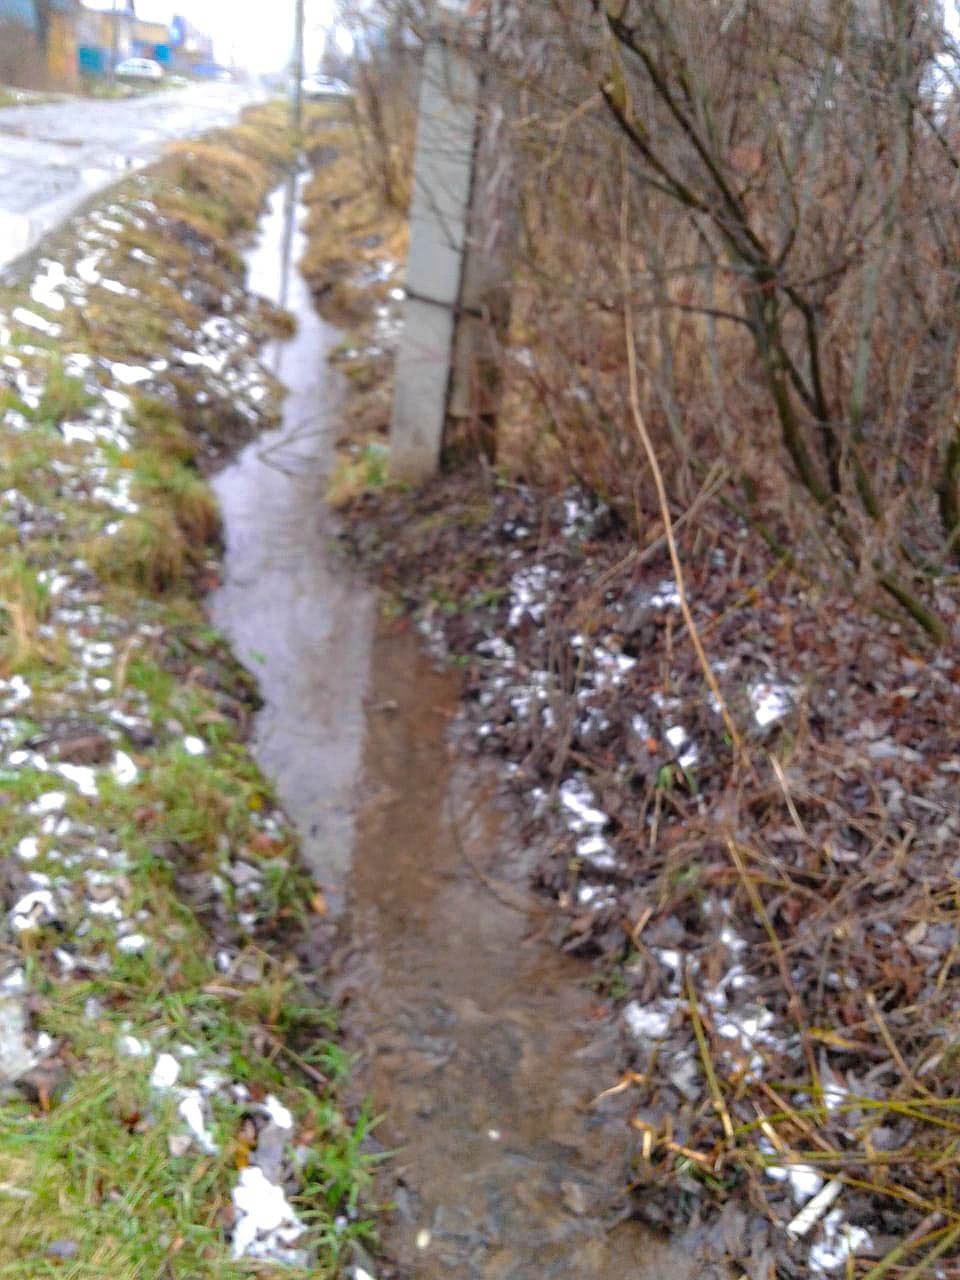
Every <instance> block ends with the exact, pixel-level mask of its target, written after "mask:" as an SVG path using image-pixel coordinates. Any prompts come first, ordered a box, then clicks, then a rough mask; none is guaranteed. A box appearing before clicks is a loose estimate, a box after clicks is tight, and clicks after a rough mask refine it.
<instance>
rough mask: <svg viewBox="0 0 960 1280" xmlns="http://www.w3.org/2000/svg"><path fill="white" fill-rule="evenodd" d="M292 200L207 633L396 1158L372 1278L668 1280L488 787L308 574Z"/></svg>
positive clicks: (315, 351) (227, 507) (312, 410)
mask: <svg viewBox="0 0 960 1280" xmlns="http://www.w3.org/2000/svg"><path fill="white" fill-rule="evenodd" d="M296 194H297V193H296V188H295V186H294V185H292V184H291V186H289V187H288V188H287V189H286V190H284V191H281V192H278V193H276V195H275V197H274V199H273V201H272V203H271V206H270V211H269V213H268V215H267V217H266V219H265V221H264V225H263V229H262V235H261V239H260V242H259V244H258V246H257V248H256V249H255V250H254V251H253V252H252V253H251V255H250V259H249V263H250V283H251V286H252V287H253V288H255V289H257V290H259V291H261V292H264V293H269V294H271V295H272V296H273V297H275V298H276V299H277V300H281V301H284V302H285V304H286V305H287V306H288V307H289V308H290V309H291V310H292V311H293V312H294V313H295V315H296V316H297V320H298V326H299V327H298V331H297V335H296V336H295V337H294V338H292V339H290V340H288V341H287V342H284V343H278V344H276V345H275V346H274V347H272V348H271V349H269V350H268V352H267V359H268V360H269V362H270V363H271V366H272V368H273V369H274V371H275V372H276V373H277V374H278V376H279V377H280V378H281V380H282V381H283V382H284V383H285V384H286V385H287V387H288V388H289V392H290V394H289V396H288V399H287V401H286V410H285V414H284V419H283V424H282V427H281V429H280V430H279V431H278V432H276V433H274V434H273V435H272V436H270V437H265V438H262V439H261V440H259V441H258V442H256V443H255V444H253V445H251V446H249V447H248V448H247V449H246V450H245V451H244V452H243V454H242V455H241V456H240V458H239V459H238V460H237V462H236V463H235V464H233V465H232V466H230V467H229V468H227V469H226V470H225V471H224V472H223V473H222V475H221V476H220V478H219V480H218V483H217V492H218V495H219V498H220V501H221V504H222V507H223V513H224V520H225V529H226V541H227V554H226V572H225V583H224V586H223V587H222V588H221V589H220V591H219V592H218V593H217V595H216V596H215V597H214V600H213V603H212V611H213V616H214V618H215V620H216V621H217V623H218V624H219V625H220V626H222V627H223V629H224V630H225V631H226V632H227V634H228V635H229V637H230V639H231V641H232V643H233V645H234V648H235V650H236V651H237V653H238V654H239V655H240V657H241V659H243V660H244V661H245V662H247V663H248V665H250V666H251V668H252V669H253V670H255V671H256V673H257V675H258V677H259V680H260V685H261V691H262V694H263V697H264V701H265V706H264V709H263V711H262V712H261V713H260V716H259V720H258V723H257V729H256V753H257V757H258V760H259V762H260V764H261V766H262V767H263V768H264V770H265V771H266V772H267V773H268V774H269V775H270V776H271V778H272V779H273V781H274V783H275V785H276V787H277V791H278V795H279V797H280V799H281V801H282V802H283V803H284V805H285V806H286V808H287V810H288V811H289V813H290V815H291V817H292V818H293V819H294V821H295V822H296V824H297V825H298V827H299V830H300V832H301V836H302V840H303V848H304V853H305V856H306V858H307V860H308V861H309V863H310V865H311V867H312V869H313V871H314V873H315V875H316V877H317V879H318V881H319V882H320V884H321V886H322V888H323V890H324V892H325V894H326V895H327V898H328V901H329V902H330V904H331V907H332V913H333V914H334V915H335V916H338V917H339V920H340V926H341V943H342V945H341V947H340V975H339V984H340V989H341V994H342V996H343V998H344V1001H345V1015H344V1023H345V1029H346V1032H347V1035H348V1038H349V1041H350V1045H351V1047H352V1048H353V1049H354V1050H355V1051H356V1053H357V1055H358V1091H361V1092H364V1093H367V1094H368V1095H369V1096H370V1099H371V1104H372V1107H373V1109H374V1111H375V1113H377V1114H382V1115H383V1116H384V1120H383V1123H382V1126H381V1128H380V1130H379V1137H380V1140H381V1142H382V1143H383V1144H384V1145H385V1146H386V1147H388V1148H390V1149H393V1150H396V1152H397V1154H396V1156H395V1157H394V1159H393V1160H392V1161H391V1162H390V1164H389V1173H388V1175H387V1181H386V1187H385V1190H386V1192H387V1194H388V1196H389V1197H390V1198H391V1199H392V1200H393V1201H394V1203H395V1206H396V1207H395V1210H394V1212H393V1213H392V1215H391V1217H390V1220H389V1221H388V1223H387V1224H386V1227H385V1231H384V1243H385V1246H386V1250H387V1254H388V1256H389V1258H390V1259H391V1261H390V1262H389V1263H388V1262H383V1263H382V1264H381V1265H380V1267H379V1273H389V1274H394V1275H404V1276H417V1277H425V1278H428V1277H432V1276H441V1275H442V1276H450V1275H456V1276H457V1277H462V1278H463V1280H467V1278H468V1277H477V1278H478V1280H481V1278H482V1280H493V1278H494V1277H496V1278H498V1280H520V1277H527V1276H531V1277H532V1276H534V1275H535V1276H538V1277H547V1276H549V1277H571V1278H572V1277H584V1276H594V1277H600V1278H603V1277H610V1280H614V1278H617V1280H620V1278H621V1277H625V1276H630V1277H637V1278H641V1277H645V1276H654V1275H658V1276H660V1277H664V1278H666V1277H674V1276H676V1277H681V1276H687V1275H692V1274H693V1270H694V1268H693V1266H692V1265H691V1264H690V1263H688V1262H687V1260H685V1259H679V1258H677V1257H676V1256H675V1255H673V1254H671V1253H670V1251H669V1250H668V1249H667V1247H666V1246H665V1245H663V1244H661V1243H660V1242H658V1241H657V1240H655V1239H654V1238H652V1237H651V1236H650V1235H649V1233H647V1232H646V1231H644V1230H643V1229H641V1228H640V1227H638V1226H637V1225H636V1224H635V1223H633V1222H630V1221H618V1219H619V1218H620V1217H621V1216H622V1210H623V1208H624V1203H625V1202H624V1200H623V1199H622V1198H621V1196H620V1190H621V1188H622V1185H623V1180H624V1177H625V1171H626V1167H627V1160H628V1150H629V1147H630V1139H629V1132H628V1129H627V1126H626V1124H625V1116H624V1110H623V1108H624V1106H625V1105H626V1103H625V1101H624V1099H623V1098H622V1097H614V1098H611V1099H609V1100H606V1101H604V1102H601V1103H599V1104H597V1105H591V1100H592V1099H594V1098H595V1097H596V1095H598V1094H599V1093H600V1092H601V1091H602V1090H603V1089H604V1088H605V1087H606V1086H608V1085H609V1084H610V1083H611V1074H610V1073H611V1071H612V1068H613V1063H614V1062H615V1058H616V1050H615V1041H614V1036H615V1034H616V1032H615V1028H614V1026H613V1024H612V1023H611V1022H610V1021H609V1020H608V1018H607V1015H606V1014H605V1012H604V1011H603V1010H602V1009H600V1008H598V1007H597V1006H596V1005H595V1003H594V1002H593V1001H592V1000H591V997H590V993H589V990H588V989H587V987H586V986H585V980H586V978H587V977H588V974H587V972H586V971H585V970H584V969H583V968H582V967H581V966H580V965H579V964H578V963H577V962H576V961H573V960H571V959H569V958H568V957H565V956H563V955H562V954H561V953H560V952H558V951H557V950H556V949H555V948H554V947H553V946H552V945H551V943H550V942H549V941H548V940H547V938H546V937H545V932H546V925H547V921H548V917H547V916H546V915H545V914H544V912H543V910H542V908H541V906H540V905H539V904H538V903H536V901H535V900H533V899H532V898H531V897H529V896H528V894H527V891H526V871H527V866H526V863H525V858H524V851H523V848H522V846H521V844H520V843H519V841H518V839H517V837H516V835H515V833H514V832H513V830H512V829H511V824H510V821H509V819H508V818H507V817H506V816H505V815H504V814H503V813H501V812H500V811H499V809H498V807H497V805H496V803H495V799H494V795H493V789H494V788H493V785H492V784H488V782H487V781H486V780H485V779H483V778H481V777H479V776H478V775H476V774H475V773H471V772H470V771H469V770H468V769H467V768H466V767H465V766H463V765H454V764H453V762H452V757H451V749H450V747H449V745H448V728H449V722H450V720H451V718H452V717H453V715H454V711H455V708H456V700H457V699H456V682H455V680H454V679H453V678H452V677H451V676H449V675H448V674H445V673H440V672H438V671H436V670H435V669H433V668H432V667H431V665H430V664H429V663H428V662H427V661H426V659H425V658H423V657H422V655H421V654H420V652H419V649H418V645H417V642H416V640H415V638H414V637H413V636H412V635H410V634H409V632H407V631H405V630H404V629H402V628H399V627H397V626H395V625H392V624H390V623H387V622H382V623H380V624H379V625H377V624H376V623H375V619H374V607H373V602H372V599H371V597H370V596H369V594H368V593H367V592H366V591H365V590H364V589H363V588H362V587H361V586H359V585H358V584H357V583H356V581H355V580H353V579H352V578H351V577H350V575H349V574H348V573H347V572H346V571H345V570H344V569H343V567H342V565H340V564H339V563H338V561H337V558H336V556H335V554H334V553H332V552H331V549H330V542H331V538H332V536H333V525H332V522H331V520H330V518H329V517H328V516H327V515H326V514H325V512H324V508H323V501H322V489H323V479H322V477H323V474H324V472H325V470H326V469H327V467H328V465H329V462H330V459H331V456H332V450H333V441H334V437H335V432H336V386H335V384H334V383H333V382H332V379H331V375H330V373H329V372H328V371H327V367H326V355H327V353H328V351H329V349H330V348H331V346H332V345H333V343H334V342H335V340H336V338H337V334H336V331H334V330H332V329H331V328H330V327H329V326H326V325H325V324H323V323H322V322H321V321H320V320H319V318H318V317H317V316H316V315H315V313H314V312H313V310H312V307H311V305H310V302H309V297H308V294H307V290H306V288H305V286H304V284H303V282H302V280H301V279H300V277H299V274H298V273H297V272H296V271H295V270H293V268H292V266H291V263H292V262H293V261H295V260H296V258H297V256H298V254H299V241H300V234H299V231H298V230H297V226H296V217H297V214H296ZM361 757H362V758H361ZM341 903H342V904H344V906H343V910H342V912H341V910H340V907H341Z"/></svg>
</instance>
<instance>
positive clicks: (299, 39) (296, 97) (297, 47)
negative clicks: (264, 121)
mask: <svg viewBox="0 0 960 1280" xmlns="http://www.w3.org/2000/svg"><path fill="white" fill-rule="evenodd" d="M304 20H305V18H304V0H296V11H295V16H294V29H293V98H292V100H291V121H290V123H291V127H292V129H293V138H294V144H295V146H296V148H297V150H298V151H299V150H300V148H301V146H302V145H303V28H304Z"/></svg>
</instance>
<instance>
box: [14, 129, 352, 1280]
mask: <svg viewBox="0 0 960 1280" xmlns="http://www.w3.org/2000/svg"><path fill="white" fill-rule="evenodd" d="M290 158H291V157H290V144H289V139H288V135H287V131H286V126H285V121H284V116H283V112H282V110H281V109H278V108H274V107H261V108H256V109H253V110H252V111H250V112H248V113H247V114H246V116H245V117H244V120H243V122H242V123H241V124H239V125H238V126H237V127H236V128H233V129H229V130H223V131H219V132H218V133H216V134H214V135H211V136H210V137H208V138H206V139H204V140H203V141H201V142H193V143H190V142H185V143H180V144H177V145H176V146H174V147H172V148H171V149H170V150H169V151H168V152H167V153H166V155H165V157H164V158H163V159H162V160H161V161H160V162H159V163H158V164H157V165H155V166H153V167H152V168H150V169H148V170H146V171H144V172H143V173H142V174H139V175H138V176H136V177H135V178H133V179H131V180H130V181H129V182H127V183H126V184H125V185H123V186H122V187H120V188H118V189H115V191H114V193H113V195H112V196H110V197H107V198H106V202H105V204H104V205H103V206H102V207H99V208H96V209H94V210H93V211H92V212H90V213H88V214H84V215H83V216H82V217H79V218H78V219H76V220H75V221H74V222H73V223H72V224H71V225H70V226H69V227H68V228H66V229H65V231H64V232H63V233H62V234H61V235H59V236H58V237H56V238H54V239H53V240H51V241H49V242H48V243H47V244H46V245H45V246H44V248H43V250H42V256H40V258H39V260H38V261H37V262H36V263H35V264H34V265H33V266H32V267H31V268H30V269H29V270H28V271H26V272H25V273H23V274H22V278H21V279H20V280H19V281H17V282H15V283H10V284H8V285H6V286H5V287H4V288H3V289H2V290H0V408H2V411H3V420H2V427H0V466H2V468H3V473H4V477H5V479H4V489H3V492H2V493H0V845H2V848H3V850H4V851H5V852H4V857H3V862H2V870H3V881H2V893H3V905H4V912H5V920H4V923H3V926H2V946H0V1083H2V1086H3V1088H2V1094H0V1098H2V1100H0V1273H2V1274H3V1275H4V1276H10V1277H30V1278H31V1280H34V1278H35V1277H41V1276H45V1275H58V1276H69V1277H71V1278H73V1280H80V1278H81V1277H91V1280H92V1277H102V1276H103V1275H107V1274H109V1275H114V1276H117V1277H118V1278H119V1277H124V1278H126V1277H134V1276H145V1277H146V1276H149V1277H153V1276H169V1277H174V1276H176V1277H181V1276H182V1277H184V1278H186V1277H194V1276H198V1275H203V1276H211V1277H214V1276H215V1277H222V1278H224V1280H226V1278H228V1277H239V1276H241V1275H249V1274H250V1273H251V1269H253V1270H255V1271H256V1273H257V1274H259V1275H270V1274H273V1273H274V1271H275V1270H277V1269H278V1268H280V1267H281V1264H283V1265H282V1274H284V1275H291V1274H300V1273H301V1271H302V1272H303V1273H304V1274H306V1273H307V1272H309V1274H310V1275H313V1276H333V1275H335V1274H337V1273H338V1271H339V1269H340V1267H341V1266H342V1265H343V1264H344V1263H345V1261H346V1260H348V1259H349V1258H350V1257H351V1256H352V1253H351V1250H352V1248H353V1247H354V1243H355V1242H357V1241H358V1240H359V1239H360V1238H362V1237H364V1236H366V1235H367V1234H368V1230H369V1228H368V1225H367V1223H366V1222H365V1221H364V1219H363V1217H362V1215H361V1211H360V1208H359V1196H360V1193H361V1191H362V1188H363V1186H364V1184H365V1180H366V1170H365V1162H364V1157H363V1156H362V1155H361V1154H360V1145H361V1142H362V1140H363V1137H364V1135H365V1132H366V1127H367V1123H366V1119H365V1117H364V1116H362V1115H351V1116H347V1115H344V1113H343V1111H342V1110H341V1108H340V1105H339V1103H338V1084H339V1082H340V1081H341V1080H342V1078H343V1075H344V1072H345V1069H346V1064H345V1062H344V1061H343V1059H342V1055H341V1054H340V1053H339V1051H338V1049H337V1047H336V1043H335V1038H334V1036H333V1022H332V1018H331V1015H330V1011H329V1009H328V1007H327V1006H326V1003H325V1001H324V997H323V993H322V991H320V990H319V989H318V987H317V984H316V979H315V977H314V975H313V974H312V973H311V971H310V968H309V963H308V961H307V960H306V959H305V957H307V956H308V953H309V946H308V940H309V936H310V928H311V923H312V922H313V921H315V920H316V919H317V918H318V915H319V914H322V912H323V911H324V904H323V902H322V899H320V898H319V897H318V896H316V895H315V893H314V890H313V886H312V884H311V882H310V880H309V878H308V876H307V875H306V873H305V872H304V870H303V869H302V867H301V866H300V863H299V861H298V857H297V851H296V844H295V839H294V836H293V833H292V832H291V830H290V828H289V827H288V825H287V823H286V821H285V819H284V817H283V815H282V814H281V813H280V812H279V811H278V809H277V808H276V805H275V803H274V800H273V797H272V796H271V793H270V789H269V786H268V785H267V784H266V782H265V781H264V779H263V778H262V777H261V776H260V775H259V773H258V771H257V769H256V768H255V766H254V765H253V763H252V761H251V759H250V756H249V755H248V753H247V750H246V747H245V745H244V743H245V740H246V737H247V733H248V729H249V724H250V717H251V713H252V710H253V709H254V708H255V706H256V691H255V687H254V685H253V682H252V681H251V680H250V678H249V677H248V676H247V675H246V674H245V673H244V672H243V671H242V670H241V669H240V668H239V666H238V665H237V663H236V662H235V660H234V659H233V658H232V656H231V655H230V654H229V652H227V650H226V649H225V647H224V645H223V644H222V642H221V641H220V639H219V638H218V636H217V635H216V634H215V633H214V632H212V631H211V629H210V627H209V625H208V623H207V621H206V619H205V616H204V612H203V607H202V596H203V592H204V590H205V589H207V588H208V587H210V586H212V585H214V584H215V583H216V581H217V574H218V551H219V538H220V531H219V518H218V514H217V510H216V506H215V503H214V501H213V499H212V496H211V493H210V491H209V489H208V487H207V485H206V482H205V480H204V473H205V472H206V471H208V470H209V468H210V467H212V466H213V465H215V464H216V462H217V461H218V460H220V459H222V458H223V457H225V456H227V455H228V454H229V453H230V452H231V451H232V450H234V449H235V448H236V447H237V446H238V445H239V444H240V443H242V442H243V441H245V440H247V439H249V438H251V437H252V436H253V435H255V434H256V433H257V432H259V431H261V430H263V429H264V428H265V427H268V426H270V425H271V424H272V423H273V422H275V421H276V414H277V406H278V388H277V386H276V385H275V384H274V383H273V381H272V380H271V378H270V377H269V375H268V374H267V373H265V372H264V371H263V370H262V369H261V368H260V366H259V365H258V363H257V361H256V351H257V348H258V345H259V344H260V342H261V341H262V340H263V338H264V337H266V336H268V335H270V334H275V333H278V332H283V331H285V330H286V329H287V328H288V327H289V324H290V320H289V318H288V317H286V316H284V315H282V314H279V313H277V312H276V311H274V310H272V309H271V308H270V307H268V306H267V305H266V304H264V303H262V302H258V301H257V300H255V299H252V298H251V297H250V296H248V295H247V294H246V293H245V291H244V289H243V278H242V264H241V261H240V258H239V254H238V246H239V245H241V244H242V242H243V239H244V237H245V236H246V235H248V234H249V233H250V232H251V231H252V229H253V228H254V226H255V223H256V218H257V214H258V211H259V210H260V208H261V206H262V202H263V199H264V196H265V195H266V193H267V191H268V190H269V189H270V188H271V187H272V186H273V185H275V183H276V182H277V181H278V180H279V177H280V174H281V171H282V169H283V166H284V165H286V164H287V163H288V162H289V160H290ZM291 1268H292V1271H291Z"/></svg>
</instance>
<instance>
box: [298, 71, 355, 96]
mask: <svg viewBox="0 0 960 1280" xmlns="http://www.w3.org/2000/svg"><path fill="white" fill-rule="evenodd" d="M302 85H303V96H304V97H305V98H310V99H312V100H313V101H315V102H321V101H323V100H325V99H326V100H327V101H331V100H333V99H335V98H349V97H352V95H353V90H352V89H351V88H350V86H349V85H348V84H344V83H343V81H342V80H337V79H336V78H335V77H334V76H306V77H305V78H304V79H303V81H302Z"/></svg>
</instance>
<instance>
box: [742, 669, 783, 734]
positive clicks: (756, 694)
mask: <svg viewBox="0 0 960 1280" xmlns="http://www.w3.org/2000/svg"><path fill="white" fill-rule="evenodd" d="M749 694H750V705H751V707H752V708H753V716H754V719H755V720H756V722H757V724H758V725H759V726H760V728H761V729H765V728H766V727H767V725H770V724H774V723H775V722H776V721H777V720H782V719H783V717H784V716H785V715H786V714H787V713H788V712H789V711H791V710H792V709H793V690H792V689H791V688H790V687H789V685H785V684H783V683H781V682H780V681H778V680H755V681H754V682H753V684H751V686H750V690H749Z"/></svg>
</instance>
